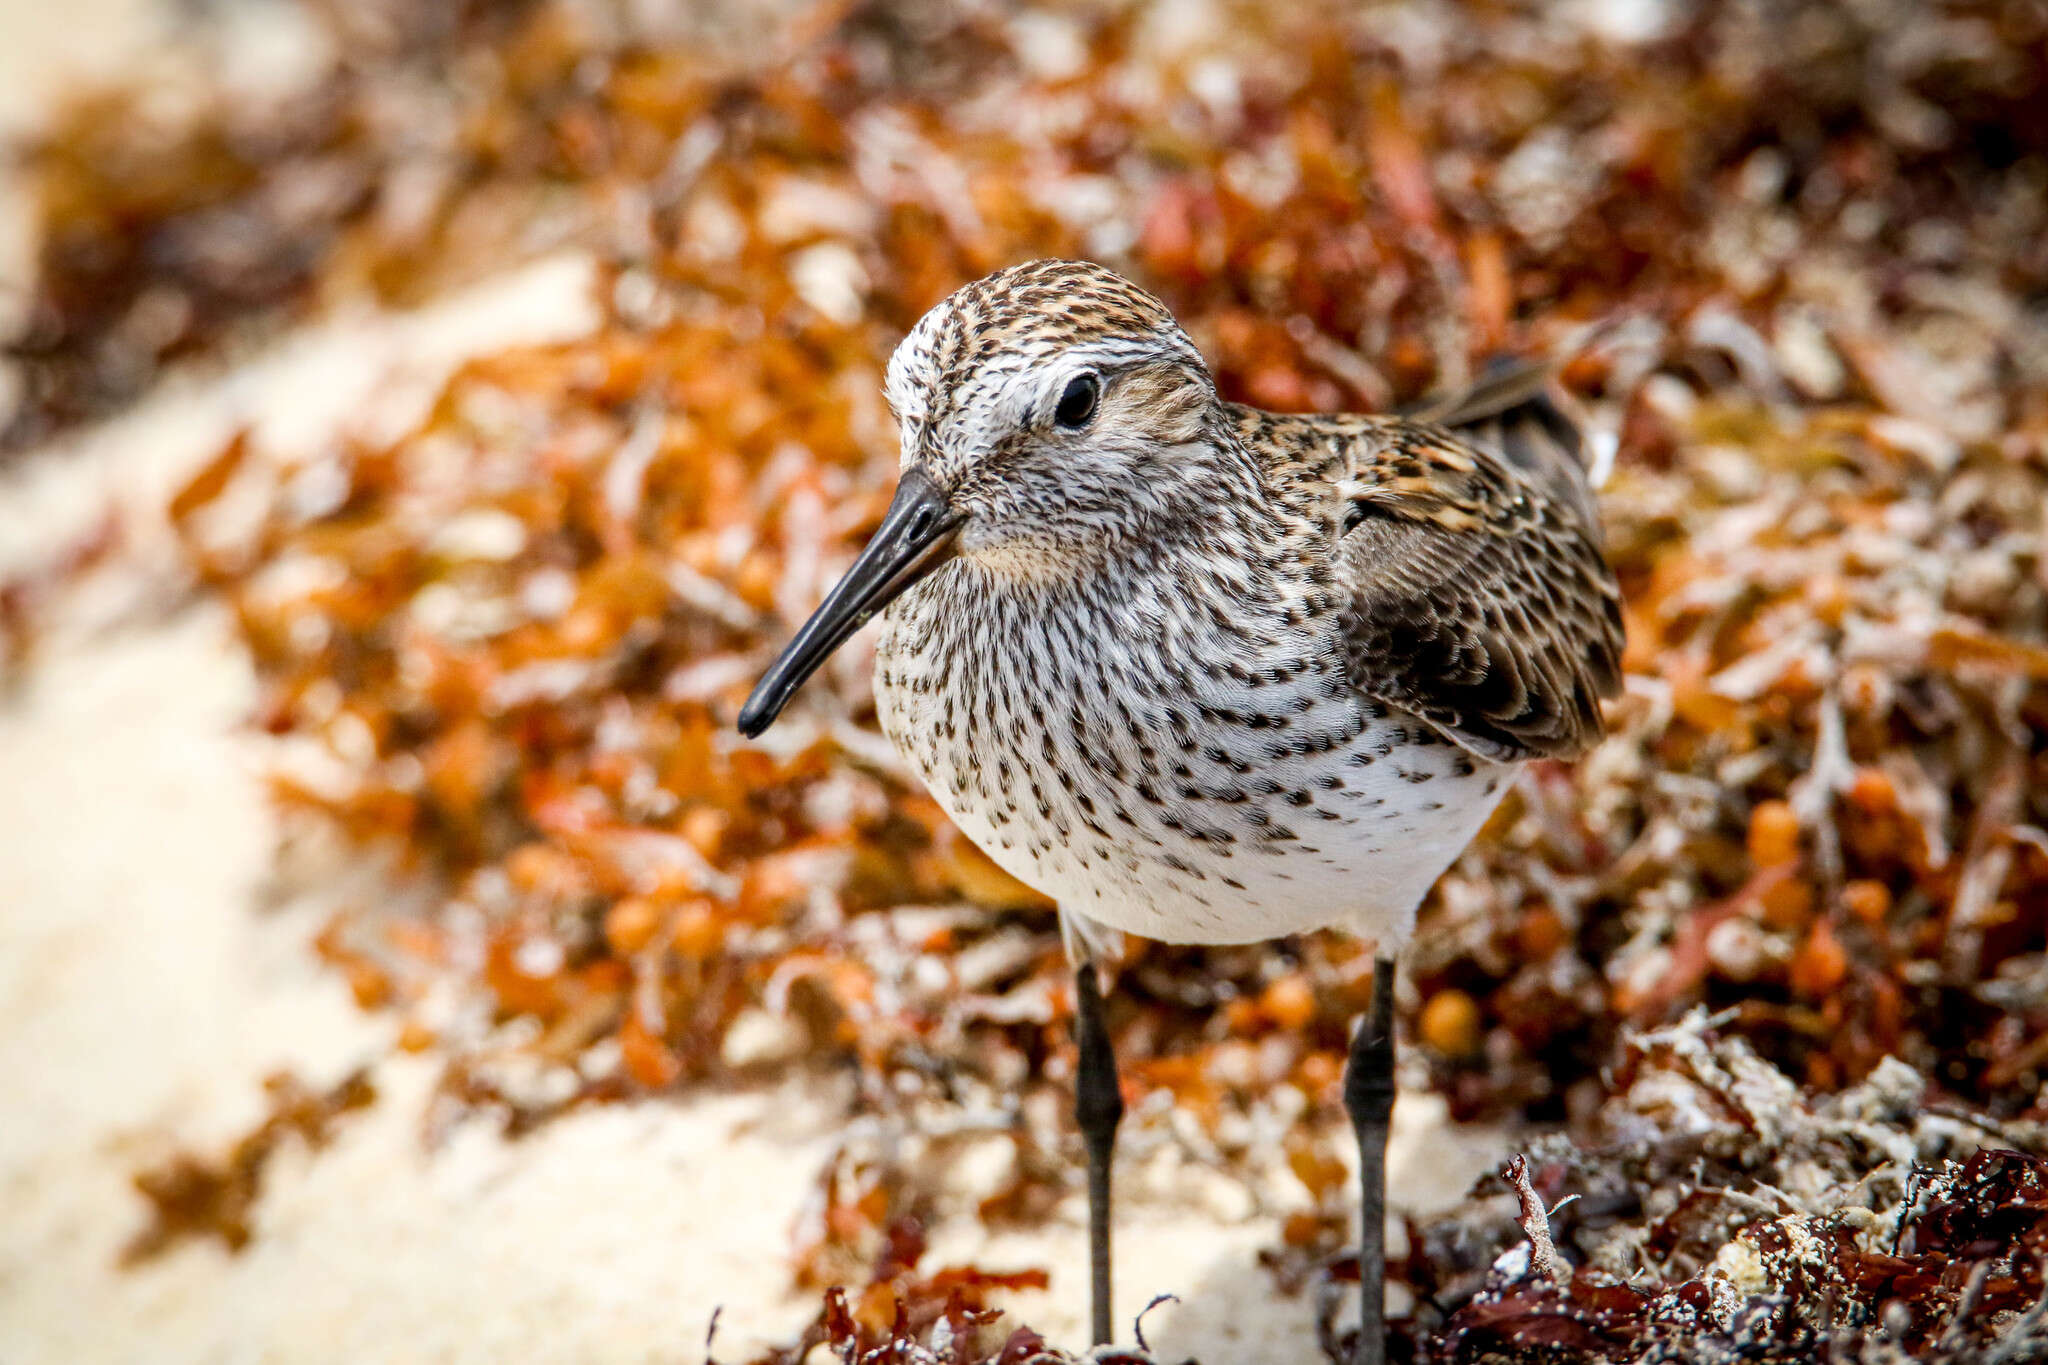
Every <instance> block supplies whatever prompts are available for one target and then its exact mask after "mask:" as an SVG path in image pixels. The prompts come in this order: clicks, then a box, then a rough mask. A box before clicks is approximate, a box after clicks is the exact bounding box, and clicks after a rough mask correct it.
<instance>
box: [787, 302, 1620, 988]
mask: <svg viewBox="0 0 2048 1365" xmlns="http://www.w3.org/2000/svg"><path fill="white" fill-rule="evenodd" d="M1523 380H1524V376H1523V375H1521V374H1518V373H1515V372H1509V373H1506V374H1503V375H1498V376H1496V377H1495V378H1494V379H1492V380H1491V381H1489V383H1488V384H1486V385H1482V386H1481V387H1480V388H1479V389H1477V390H1475V391H1473V393H1471V394H1469V395H1466V396H1465V397H1464V399H1463V400H1462V401H1456V402H1453V403H1452V404H1450V405H1447V406H1445V407H1443V408H1441V409H1439V410H1437V411H1436V412H1434V413H1432V414H1429V415H1430V416H1434V417H1436V418H1437V419H1438V420H1435V421H1429V420H1420V419H1418V418H1416V417H1399V416H1280V415H1275V414H1271V413H1264V412H1259V411H1255V410H1253V409H1250V408H1245V407H1240V406H1236V405H1233V404H1229V403H1225V402H1223V401H1221V400H1220V399H1219V397H1218V396H1217V394H1216V391H1215V386H1214V383H1213V381H1212V380H1211V378H1210V376H1209V372H1208V369H1207V367H1206V366H1205V365H1204V364H1203V361H1202V359H1201V356H1200V354H1199V353H1198V352H1197V351H1196V349H1195V347H1194V346H1193V344H1192V343H1191V342H1190V341H1189V340H1188V338H1187V336H1186V335H1185V334H1184V333H1183V332H1182V331H1181V329H1180V328H1179V326H1178V325H1177V324H1176V323H1175V322H1174V321H1173V318H1172V316H1171V315H1170V314H1169V313H1168V312H1167V310H1166V309H1165V308H1164V307H1163V306H1162V305H1161V304H1160V303H1159V302H1158V301H1157V300H1156V299H1154V298H1152V296H1150V295H1149V294H1147V293H1145V292H1144V291H1142V290H1140V289H1138V288H1137V287H1136V286H1134V285H1132V284H1131V283H1130V282H1128V281H1126V280H1124V279H1122V278H1121V277H1119V276H1117V275H1116V274H1114V273H1112V272H1110V271H1108V270H1105V269H1103V268H1102V267H1100V266H1095V265H1089V264H1086V263H1080V262H1070V261H1038V262H1032V263H1030V264H1027V265H1023V266H1017V267H1014V268H1012V269H1010V270H1006V271H1001V272H998V273H997V274H995V275H992V276H990V277H988V278H987V279H984V280H980V281H977V282H975V283H973V284H970V285H968V286H966V287H964V288H963V289H961V290H959V291H958V292H956V293H955V294H954V295H953V296H952V297H950V298H949V299H947V300H946V301H944V302H943V303H941V304H939V305H938V306H937V307H935V308H934V309H932V310H931V312H929V313H928V314H926V316H925V317H924V318H923V319H922V320H921V321H920V322H919V323H918V325H917V327H916V328H915V329H914V330H913V331H912V332H911V334H910V335H909V336H908V337H907V338H905V340H904V341H903V343H902V345H901V346H900V347H899V348H898V350H897V352H896V355H895V356H894V357H893V358H892V360H891V362H890V366H889V385H888V388H889V398H890V402H891V404H892V406H893V407H894V409H895V412H896V415H897V418H898V420H899V422H900V424H901V427H902V433H903V466H904V470H905V487H906V489H921V490H923V494H922V496H924V497H925V499H926V500H927V501H928V502H930V503H932V505H933V506H935V507H938V508H940V509H941V513H935V514H934V515H940V514H942V515H943V517H944V518H945V519H946V524H947V526H948V527H953V528H957V531H955V530H948V531H947V532H946V535H947V537H948V539H947V541H946V548H947V552H948V553H949V554H950V555H951V558H950V560H949V561H948V562H945V563H944V564H943V565H942V566H941V567H937V568H931V567H930V566H926V567H925V568H923V569H920V570H919V572H918V575H915V577H918V578H920V580H921V581H916V582H915V585H914V586H911V587H909V588H908V589H907V590H903V589H902V588H901V587H898V588H895V589H892V590H891V592H890V593H889V594H888V595H891V596H894V600H893V602H892V603H891V604H890V605H889V607H888V608H887V611H886V614H885V617H884V620H885V629H884V631H883V633H882V637H881V640H880V642H879V645H878V649H877V655H876V693H877V700H878V704H879V707H880V712H881V718H882V724H883V727H884V729H885V730H886V732H887V733H888V735H889V737H890V738H891V739H892V740H893V741H894V742H895V744H896V745H897V746H898V747H899V748H900V749H901V750H902V751H903V753H904V754H905V755H906V757H907V758H908V759H909V760H910V762H911V763H912V765H913V766H914V767H916V768H917V770H918V771H919V772H920V773H922V774H923V775H924V777H925V780H926V781H927V782H928V783H929V784H930V786H931V789H932V791H933V793H934V794H935V795H936V796H937V797H938V799H939V800H940V802H941V803H942V804H943V805H944V806H945V807H946V809H947V811H948V812H949V813H950V814H951V815H952V816H953V818H954V820H955V821H956V822H957V823H959V825H960V826H961V827H962V828H963V829H964V830H965V831H966V832H967V833H968V834H969V835H970V836H971V837H972V838H974V839H975V840H976V841H977V842H978V843H980V844H981V845H982V847H983V848H985V849H986V850H987V851H988V853H989V854H990V856H992V857H993V858H995V859H996V861H997V862H999V863H1001V864H1003V865H1004V866H1005V867H1007V868H1009V869H1010V870H1011V871H1012V872H1014V873H1015V874H1016V875H1018V876H1019V877H1021V878H1023V879H1024V880H1025V881H1027V882H1030V883H1032V884H1033V885H1035V886H1038V887H1040V888H1041V889H1043V890H1045V891H1047V892H1048V893H1050V894H1052V895H1053V896H1055V897H1056V898H1057V899H1058V900H1059V901H1060V903H1061V908H1062V912H1063V915H1064V917H1065V919H1066V922H1067V923H1068V924H1069V926H1070V927H1071V928H1072V929H1073V930H1074V931H1075V932H1076V933H1077V934H1078V935H1079V936H1080V937H1081V938H1082V939H1083V940H1084V941H1089V940H1093V939H1095V938H1096V936H1097V934H1098V932H1099V931H1101V930H1103V929H1109V928H1114V929H1125V930H1130V931H1133V932H1137V933H1142V934H1145V935H1148V936H1151V937H1156V938H1162V939H1167V940H1174V941H1183V942H1233V941H1248V940H1255V939H1259V938H1267V937H1273V936H1277V935H1280V934H1286V933H1292V932H1298V931H1301V930H1306V929H1310V928H1315V927H1318V926H1321V925H1326V924H1337V925H1343V926H1345V927H1348V928H1350V929H1352V930H1354V931H1356V932H1358V933H1359V934H1361V935H1364V936H1365V937H1368V938H1370V939H1373V940H1375V941H1378V942H1380V943H1382V944H1383V945H1385V946H1386V947H1388V948H1394V947H1398V946H1399V944H1400V943H1402V942H1403V941H1405V939H1406V937H1407V935H1408V933H1409V931H1410V928H1411V926H1412V923H1413V913H1414V909H1415V905H1416V903H1417V902H1418V901H1419V900H1420V899H1421V897H1422V895H1423V894H1424V893H1425V892H1426V891H1427V889H1428V887H1429V885H1430V883H1431V882H1433V881H1434V880H1435V879H1436V877H1437V875H1438V874H1439V873H1440V872H1441V871H1442V870H1443V868H1444V867H1445V866H1446V865H1447V864H1448V863H1449V862H1450V861H1451V860H1452V859H1453V858H1455V857H1456V856H1457V853H1458V852H1459V850H1460V849H1462V848H1463V846H1464V844H1465V843H1466V841H1467V840H1469V838H1470V837H1471V835H1472V834H1473V833H1474V832H1475V831H1476V830H1477V828H1478V827H1479V825H1480V824H1481V823H1482V822H1483V821H1484V820H1485V818H1486V815H1487V814H1488V813H1489V812H1490V811H1491V810H1492V808H1493V806H1494V805H1495V804H1496V803H1497V802H1498V800H1499V799H1500V795H1501V793H1502V791H1503V790H1504V787H1505V783H1506V779H1507V778H1508V776H1509V775H1510V774H1511V771H1512V767H1513V765H1514V764H1516V763H1518V762H1520V761H1522V760H1526V759H1530V758H1535V757H1539V756H1561V757H1562V756H1570V755H1573V754H1576V753H1579V752H1581V751H1582V750H1584V749H1585V748H1586V747H1587V746H1588V745H1590V744H1592V743H1593V742H1594V741H1596V740H1597V739H1598V738H1599V735H1600V725H1601V722H1600V711H1599V705H1598V703H1599V699H1600V698H1601V697H1602V696H1606V695H1610V694H1611V693H1612V692H1613V691H1614V688H1615V684H1616V680H1617V662H1616V661H1617V657H1618V654H1619V651H1620V646H1621V623H1620V615H1619V610H1618V605H1617V598H1616V593H1615V587H1614V581H1613V578H1612V576H1611V574H1610V573H1609V572H1608V570H1607V567H1606V565H1605V563H1604V562H1603V560H1602V558H1601V555H1600V550H1599V543H1598V533H1597V531H1596V529H1595V526H1594V524H1593V520H1592V515H1593V514H1592V503H1591V498H1590V495H1589V494H1588V493H1587V491H1586V487H1585V482H1584V473H1583V469H1582V467H1581V464H1580V462H1579V460H1578V458H1577V451H1578V443H1577V435H1576V432H1575V431H1574V430H1573V429H1572V428H1571V426H1570V424H1569V423H1567V422H1565V421H1564V420H1563V418H1562V416H1561V415H1560V414H1559V413H1558V412H1557V411H1556V410H1555V409H1554V408H1551V407H1550V406H1549V405H1548V403H1547V402H1546V401H1545V400H1544V399H1543V398H1542V396H1541V392H1540V386H1531V385H1529V384H1527V383H1525V382H1523ZM901 496H902V495H899V497H901ZM905 515H906V516H907V515H908V514H907V513H906V514H905ZM905 524H906V525H908V523H907V522H906V523H905ZM905 534H908V533H907V532H906V533H905ZM934 534H936V533H934ZM897 594H900V595H897ZM825 614H828V613H821V615H825ZM771 690H772V689H771ZM786 690H787V689H785V690H784V691H783V692H782V693H780V694H779V695H785V696H786ZM776 705H777V706H779V702H777V703H776ZM772 709H773V708H771V707H768V706H766V705H765V704H764V707H763V710H764V714H767V715H769V716H770V718H772Z"/></svg>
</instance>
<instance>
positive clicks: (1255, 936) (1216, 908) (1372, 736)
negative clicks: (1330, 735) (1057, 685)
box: [877, 671, 1513, 950]
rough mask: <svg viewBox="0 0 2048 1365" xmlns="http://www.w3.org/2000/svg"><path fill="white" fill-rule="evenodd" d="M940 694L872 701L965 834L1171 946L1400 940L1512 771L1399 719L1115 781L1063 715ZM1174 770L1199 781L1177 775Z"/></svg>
mask: <svg viewBox="0 0 2048 1365" xmlns="http://www.w3.org/2000/svg"><path fill="white" fill-rule="evenodd" d="M887 676H889V677H892V678H899V677H900V676H901V675H900V673H896V672H893V671H892V672H891V673H890V674H888V675H887ZM943 691H944V689H943V688H942V687H927V688H923V689H920V688H916V687H906V686H901V685H884V686H881V687H879V688H878V693H877V700H878V703H879V708H880V711H881V717H882V722H883V727H884V729H885V731H886V732H887V733H888V734H889V736H890V738H891V739H892V741H894V742H895V744H896V746H897V748H898V749H900V750H901V751H902V752H903V753H904V755H905V756H906V757H907V758H909V759H910V761H911V762H912V764H913V765H914V766H916V767H917V769H918V770H919V772H920V773H921V775H922V776H923V777H924V780H925V782H926V783H927V785H929V787H930V788H931V790H932V794H933V795H934V796H935V797H936V798H937V800H938V801H939V803H940V804H941V805H942V806H943V807H944V808H945V810H946V812H947V814H948V815H949V816H951V817H952V819H953V821H954V823H955V824H956V825H958V826H959V827H960V829H961V830H962V832H964V833H965V834H966V835H967V836H968V837H969V838H971V839H973V840H974V842H975V843H976V844H977V845H979V846H980V847H981V848H982V849H983V851H985V852H986V853H987V854H988V855H989V856H990V857H991V858H992V859H994V860H995V862H996V863H998V864H999V865H1000V866H1002V867H1003V868H1004V869H1005V870H1007V871H1008V872H1010V873H1011V874H1012V875H1013V876H1015V877H1017V878H1018V879H1020V880H1022V881H1024V882H1025V883H1027V884H1029V885H1031V886H1033V887H1036V888H1037V889H1039V890H1041V891H1043V892H1045V893H1046V894H1047V895H1050V896H1052V897H1053V898H1054V899H1056V900H1057V901H1058V902H1059V903H1060V908H1061V911H1062V912H1063V913H1065V914H1069V915H1077V916H1079V917H1081V918H1082V919H1084V920H1089V921H1093V922H1095V923H1098V924H1102V925H1106V926H1108V927H1110V928H1114V929H1120V930H1123V931H1125V932H1127V933H1133V934H1138V935H1141V936H1143V937H1146V938H1155V939H1160V940H1163V941H1166V942H1171V943H1249V942H1257V941H1260V940H1263V939H1269V938H1276V937H1280V936H1283V935H1287V934H1295V933H1303V932H1307V931H1309V930H1313V929H1318V928H1324V927H1330V926H1335V927H1340V928H1345V929H1348V930H1351V931H1353V932H1355V933H1358V934H1359V935H1361V936H1363V937H1366V938H1370V939H1372V940H1374V941H1376V942H1378V943H1380V944H1382V945H1384V946H1385V947H1387V948H1388V949H1389V950H1393V949H1398V948H1399V947H1400V946H1401V945H1402V944H1403V943H1405V941H1406V940H1407V938H1408V936H1409V933H1410V932H1411V930H1412V928H1413V924H1414V914H1415V908H1416V906H1417V904H1418V903H1419V902H1420V901H1421V899H1422V897H1423V896H1424V895H1425V894H1426V893H1427V892H1428V890H1429V888H1430V886H1431V885H1432V884H1433V883H1434V882H1435V881H1436V879H1437V877H1438V876H1439V875H1441V873H1442V872H1443V871H1444V869H1445V868H1447V867H1448V866H1450V864H1451V863H1452V862H1453V861H1454V860H1455V859H1456V858H1457V857H1458V855H1459V853H1460V852H1461V851H1463V849H1464V847H1465V845H1466V844H1467V843H1469V842H1470V840H1471V838H1472V836H1473V835H1474V834H1476V833H1477V832H1478V829H1479V827H1480V826H1481V825H1482V824H1484V823H1485V821H1486V817H1487V816H1488V815H1489V814H1490V813H1491V812H1492V810H1493V808H1494V807H1495V805H1497V804H1498V803H1499V801H1500V798H1501V795H1502V792H1503V791H1504V790H1505V787H1506V784H1507V779H1508V777H1509V776H1510V774H1511V773H1512V771H1513V769H1512V765H1503V764H1496V763H1489V762H1487V761H1485V760H1483V759H1478V758H1475V757H1473V756H1472V755H1470V754H1468V753H1466V752H1465V751H1464V750H1462V749H1459V748H1457V747H1455V746H1454V745H1452V744H1451V743H1450V742H1449V741H1447V740H1445V739H1443V738H1442V737H1441V736H1440V735H1438V734H1437V733H1436V732H1435V731H1433V730H1430V729H1429V728H1428V727H1426V726H1425V725H1423V724H1422V723H1421V722H1420V721H1417V720H1415V719H1413V718H1412V717H1406V716H1402V715H1400V714H1399V713H1393V714H1391V715H1389V716H1387V717H1385V718H1382V719H1380V720H1377V721H1375V722H1374V723H1372V724H1369V725H1367V726H1366V727H1365V728H1364V729H1363V730H1362V731H1360V732H1359V733H1358V734H1357V735H1356V736H1355V737H1353V738H1351V739H1349V740H1348V741H1347V742H1345V743H1342V744H1339V745H1337V746H1335V747H1332V748H1330V749H1328V750H1326V751H1319V752H1315V753H1311V754H1308V755H1298V754H1289V755H1286V756H1284V757H1280V758H1277V759H1273V760H1271V761H1269V762H1266V763H1264V764H1261V765H1259V766H1257V767H1255V768H1253V769H1252V770H1251V771H1249V772H1242V771H1237V770H1231V774H1230V780H1229V781H1223V780H1219V779H1216V778H1215V777H1214V775H1213V774H1209V773H1206V772H1203V771H1201V760H1200V758H1199V757H1197V756H1196V755H1195V754H1190V755H1189V756H1188V762H1189V766H1188V767H1186V768H1181V767H1180V765H1179V764H1177V763H1174V762H1170V761H1164V760H1162V762H1161V763H1160V765H1159V766H1160V768H1161V769H1162V772H1161V774H1160V775H1158V776H1153V775H1150V774H1146V775H1142V776H1141V775H1140V774H1138V773H1137V772H1135V771H1132V770H1131V767H1130V765H1124V771H1125V778H1126V780H1124V781H1118V780H1117V778H1116V775H1115V765H1105V763H1104V761H1103V755H1102V754H1101V753H1099V752H1098V753H1092V754H1084V753H1081V752H1079V751H1078V749H1077V748H1076V746H1074V745H1073V743H1072V741H1071V739H1070V738H1069V737H1068V735H1067V733H1066V732H1065V731H1064V729H1063V728H1062V726H1061V725H1059V724H1057V723H1053V722H1048V721H1047V719H1046V718H1044V717H1042V716H1038V715H1036V714H1034V713H1033V712H1031V711H1030V710H1029V709H1027V708H1011V707H1004V706H995V707H983V708H980V709H971V708H966V707H961V706H958V705H953V706H948V705H946V703H945V698H944V697H943ZM1200 747H1201V746H1197V748H1198V749H1199V748H1200ZM1176 768H1179V770H1180V771H1181V772H1193V773H1195V774H1196V775H1195V776H1194V777H1193V778H1190V779H1186V780H1180V781H1176V779H1175V777H1174V776H1173V772H1174V770H1175V769H1176ZM1197 793H1213V794H1215V796H1214V797H1211V796H1204V795H1198V794H1197Z"/></svg>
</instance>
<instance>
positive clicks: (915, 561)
mask: <svg viewBox="0 0 2048 1365" xmlns="http://www.w3.org/2000/svg"><path fill="white" fill-rule="evenodd" d="M963 520H965V518H964V517H963V516H962V514H960V513H958V512H955V511H954V510H953V509H952V507H951V505H950V504H948V503H947V501H946V495H945V494H944V493H943V492H941V491H940V490H939V487H938V485H937V484H935V483H933V482H932V481H931V480H930V479H929V478H927V477H926V476H925V475H924V474H922V473H920V472H919V471H917V470H915V469H907V470H905V471H904V472H903V477H902V478H901V479H900V480H899V481H898V482H897V484H896V496H895V498H893V499H892V500H891V501H890V503H889V510H888V512H887V513H886V514H884V516H883V517H882V524H881V526H880V527H878V528H877V529H876V531H875V535H874V539H872V540H870V541H869V542H868V546H867V548H866V549H865V550H862V551H861V552H860V558H858V559H856V560H854V561H853V567H852V568H850V569H848V570H847V571H846V577H844V578H842V579H840V580H839V582H838V584H837V585H836V586H835V587H834V588H833V589H832V591H831V592H829V593H827V594H826V595H825V600H824V601H823V602H822V603H820V604H819V606H818V609H817V610H816V611H815V612H813V613H811V619H810V620H808V621H806V622H804V628H803V629H802V630H800V631H798V632H797V633H796V638H795V639H794V640H791V641H790V642H789V646H788V648H786V649H784V650H783V651H782V653H781V654H779V655H777V656H776V659H775V662H774V663H772V664H770V665H768V671H767V672H766V673H763V674H762V675H761V681H759V682H758V683H755V684H754V691H753V695H752V696H749V697H748V698H747V704H746V705H745V706H742V707H741V708H740V733H741V734H743V735H745V736H746V737H747V738H749V739H753V738H755V737H756V736H758V735H759V734H760V733H761V732H762V731H764V730H766V729H767V728H768V727H769V726H771V725H773V724H774V723H775V718H776V717H777V716H779V715H781V714H782V708H783V707H785V706H787V705H789V699H790V698H791V697H793V696H795V695H796V690H797V689H798V688H799V687H802V686H803V685H804V681H805V680H806V679H808V678H809V677H810V676H811V674H813V673H815V672H817V671H818V668H819V666H820V665H821V664H823V663H824V662H825V660H826V659H828V658H830V657H831V655H832V651H833V650H835V649H837V648H839V646H841V645H843V644H845V643H846V641H847V637H849V636H851V635H852V634H853V633H854V632H855V631H857V630H859V629H860V628H861V627H862V626H864V625H866V624H867V623H868V622H869V621H870V620H872V619H873V618H874V615H875V613H876V612H878V611H880V610H881V609H882V608H883V607H886V606H888V605H889V604H890V603H891V602H893V601H895V600H896V599H897V598H898V597H900V596H902V594H903V592H904V590H905V589H907V588H909V587H910V585H911V584H913V583H915V582H917V581H918V580H919V579H920V578H923V577H924V576H925V575H926V574H928V573H930V572H931V571H932V570H933V569H936V568H938V567H939V566H940V565H941V564H943V563H945V562H946V561H947V560H949V559H951V558H952V557H953V537H954V536H955V535H957V534H958V533H959V531H960V523H961V522H962V521H963Z"/></svg>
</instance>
